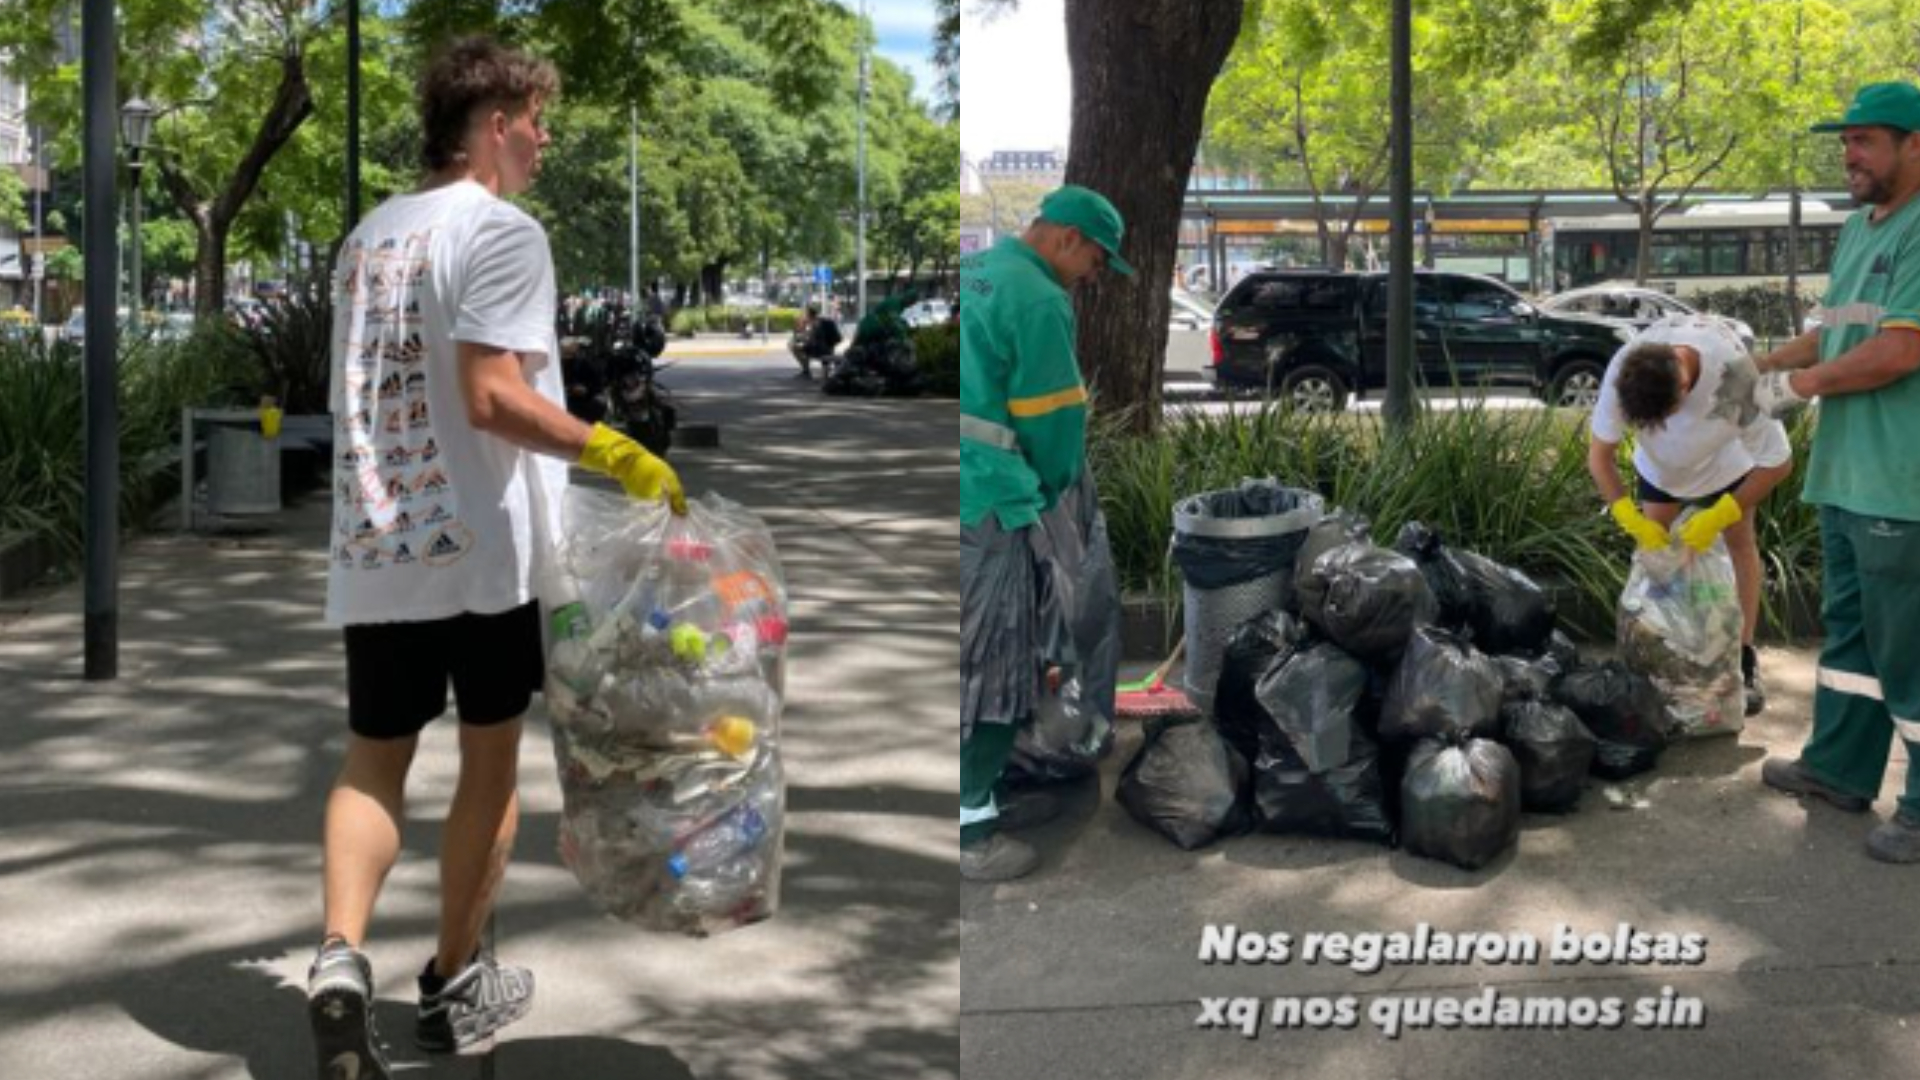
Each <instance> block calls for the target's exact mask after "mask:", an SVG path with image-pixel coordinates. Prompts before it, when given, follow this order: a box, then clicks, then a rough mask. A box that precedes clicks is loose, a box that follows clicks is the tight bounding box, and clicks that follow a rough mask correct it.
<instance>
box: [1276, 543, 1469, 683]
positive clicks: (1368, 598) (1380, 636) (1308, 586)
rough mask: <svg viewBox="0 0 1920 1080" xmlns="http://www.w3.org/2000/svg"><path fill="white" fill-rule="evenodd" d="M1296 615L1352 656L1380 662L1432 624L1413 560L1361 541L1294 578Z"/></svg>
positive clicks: (1430, 603)
mask: <svg viewBox="0 0 1920 1080" xmlns="http://www.w3.org/2000/svg"><path fill="white" fill-rule="evenodd" d="M1299 588H1300V611H1301V614H1302V615H1303V616H1304V617H1305V618H1306V620H1307V621H1308V622H1309V623H1312V624H1313V625H1314V627H1315V628H1317V629H1319V630H1320V631H1321V632H1322V633H1325V634H1326V635H1327V637H1329V638H1331V639H1332V640H1333V641H1334V643H1335V644H1338V645H1339V646H1340V647H1341V648H1343V649H1345V650H1347V651H1348V652H1350V653H1352V654H1353V655H1355V656H1358V657H1362V658H1365V659H1368V660H1385V659H1389V658H1391V657H1394V656H1397V655H1399V654H1400V652H1401V651H1402V650H1403V649H1405V648H1406V647H1407V639H1408V638H1409V637H1410V636H1411V635H1412V634H1413V628H1414V627H1415V626H1417V625H1420V624H1422V623H1430V622H1432V621H1433V618H1434V614H1435V610H1436V609H1435V604H1434V599H1433V590H1432V589H1430V588H1428V587H1427V580H1426V578H1424V577H1422V576H1421V575H1420V568H1419V567H1417V566H1415V565H1414V564H1413V560H1412V559H1409V558H1407V557H1406V556H1405V555H1402V554H1400V553H1399V552H1395V551H1388V550H1387V549H1386V548H1383V547H1376V546H1374V545H1373V544H1370V543H1366V542H1364V541H1363V542H1358V543H1352V544H1347V545H1345V546H1343V547H1337V548H1334V549H1332V550H1330V551H1327V552H1324V553H1323V554H1321V555H1320V556H1319V558H1317V559H1315V560H1314V562H1313V569H1312V570H1311V572H1309V573H1308V574H1307V575H1306V577H1304V578H1302V579H1300V582H1299Z"/></svg>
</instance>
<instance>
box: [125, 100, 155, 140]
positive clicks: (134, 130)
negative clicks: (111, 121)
mask: <svg viewBox="0 0 1920 1080" xmlns="http://www.w3.org/2000/svg"><path fill="white" fill-rule="evenodd" d="M157 112H159V110H158V109H155V108H154V107H153V106H151V105H149V104H147V103H146V101H144V100H143V99H141V98H133V99H132V100H130V101H128V102H127V103H126V104H125V105H122V106H120V138H121V140H122V141H124V142H125V143H126V144H127V149H129V150H132V151H135V152H136V153H137V152H139V151H141V150H145V149H146V148H147V136H148V135H149V134H151V133H152V131H153V117H154V114H155V113H157Z"/></svg>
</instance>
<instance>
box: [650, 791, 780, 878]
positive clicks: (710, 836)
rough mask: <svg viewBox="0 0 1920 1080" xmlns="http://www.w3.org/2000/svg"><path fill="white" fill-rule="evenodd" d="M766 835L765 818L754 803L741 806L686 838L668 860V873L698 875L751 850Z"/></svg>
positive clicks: (678, 875) (677, 876)
mask: <svg viewBox="0 0 1920 1080" xmlns="http://www.w3.org/2000/svg"><path fill="white" fill-rule="evenodd" d="M766 835H767V819H766V818H764V817H761V816H760V811H759V810H758V809H756V808H755V807H753V806H743V807H741V808H740V809H738V810H735V811H734V812H733V813H731V814H728V815H727V816H726V817H723V818H721V819H720V820H719V821H716V822H714V823H713V824H712V825H709V826H707V827H706V828H704V829H701V830H700V831H699V832H697V833H694V834H693V835H692V836H690V837H688V838H687V839H686V840H685V841H684V842H683V843H682V844H681V845H680V850H679V851H676V852H674V853H673V857H672V858H670V859H668V860H667V872H668V873H671V874H672V875H673V876H674V877H675V878H676V879H685V878H686V877H688V876H689V875H692V874H700V873H703V872H705V871H707V870H711V869H712V868H713V867H715V866H718V865H719V864H721V863H723V862H726V861H727V860H729V859H732V858H733V857H734V856H736V855H739V854H741V853H743V852H746V851H750V850H752V849H753V848H754V847H755V846H757V845H758V844H759V843H760V841H761V840H763V839H764V838H765V837H766Z"/></svg>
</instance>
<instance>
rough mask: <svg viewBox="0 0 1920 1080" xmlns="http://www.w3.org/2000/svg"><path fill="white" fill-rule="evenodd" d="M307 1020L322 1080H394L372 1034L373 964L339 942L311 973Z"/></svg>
mask: <svg viewBox="0 0 1920 1080" xmlns="http://www.w3.org/2000/svg"><path fill="white" fill-rule="evenodd" d="M307 1020H308V1021H309V1022H310V1023H311V1024H312V1025H313V1048H314V1051H315V1053H316V1054H317V1056H318V1060H319V1064H320V1080H391V1077H392V1074H391V1073H389V1072H388V1071H387V1062H386V1059H385V1058H384V1057H382V1056H381V1054H380V1046H379V1042H378V1039H379V1036H378V1034H377V1033H376V1032H375V1031H374V1029H373V965H372V964H370V963H368V962H367V958H366V956H365V955H364V954H362V953H361V952H360V951H359V950H357V949H355V948H353V947H352V946H350V945H348V944H347V943H346V942H344V941H341V940H339V939H338V938H335V939H333V940H330V941H328V942H327V943H326V944H324V945H322V946H321V947H320V954H319V955H318V956H315V957H314V958H313V967H311V968H309V969H308V971H307Z"/></svg>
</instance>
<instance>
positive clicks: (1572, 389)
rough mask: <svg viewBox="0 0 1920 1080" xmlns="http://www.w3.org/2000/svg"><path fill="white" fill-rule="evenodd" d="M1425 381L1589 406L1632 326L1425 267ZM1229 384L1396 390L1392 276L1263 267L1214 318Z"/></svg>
mask: <svg viewBox="0 0 1920 1080" xmlns="http://www.w3.org/2000/svg"><path fill="white" fill-rule="evenodd" d="M1413 312H1414V314H1413V318H1414V356H1415V372H1414V382H1415V383H1416V384H1419V385H1426V386H1475V387H1477V386H1522V387H1526V388H1529V389H1531V390H1532V391H1533V392H1534V393H1536V394H1540V395H1541V396H1542V397H1544V398H1545V400H1546V401H1547V402H1548V403H1549V404H1553V405H1568V406H1577V407H1589V406H1591V405H1592V404H1593V403H1594V401H1595V400H1596V399H1597V398H1598V397H1599V394H1600V378H1601V376H1602V375H1603V374H1604V373H1605V372H1606V368H1607V360H1608V359H1609V358H1611V357H1612V356H1613V354H1614V352H1615V351H1616V350H1618V349H1619V348H1620V346H1621V344H1622V343H1623V342H1625V341H1627V340H1628V339H1629V338H1631V337H1632V333H1633V332H1632V330H1631V329H1627V328H1622V327H1620V326H1619V325H1618V324H1612V323H1607V322H1604V321H1602V320H1599V319H1591V318H1583V317H1581V316H1578V315H1551V314H1546V313H1544V312H1541V311H1539V310H1537V309H1535V308H1534V307H1533V305H1531V304H1529V303H1527V302H1526V300H1524V299H1522V298H1521V296H1520V294H1519V293H1517V292H1514V291H1513V290H1512V289H1510V288H1508V287H1507V286H1505V285H1503V284H1501V283H1500V282H1498V281H1495V280H1493V279H1492V278H1485V277H1480V276H1478V275H1476V274H1449V273H1436V272H1426V271H1422V272H1417V273H1415V274H1414V289H1413ZM1212 346H1213V366H1212V367H1211V368H1209V369H1207V377H1208V379H1209V380H1210V381H1212V382H1213V383H1215V384H1216V385H1217V386H1219V387H1221V388H1222V389H1227V390H1251V391H1255V392H1259V393H1264V394H1267V395H1269V396H1273V397H1278V398H1280V399H1282V400H1285V401H1287V402H1289V403H1290V404H1291V405H1292V406H1293V407H1294V408H1297V409H1317V410H1327V409H1341V408H1344V407H1345V406H1346V402H1347V394H1348V392H1350V391H1351V392H1352V393H1353V394H1354V396H1355V399H1356V400H1358V399H1359V398H1363V397H1365V396H1366V394H1367V392H1368V391H1370V390H1384V389H1385V388H1386V385H1387V275H1386V274H1385V273H1365V274H1356V273H1346V272H1341V271H1331V270H1263V271H1258V272H1256V273H1252V274H1249V275H1247V276H1246V277H1245V278H1243V279H1241V281H1240V283H1239V284H1237V285H1235V286H1234V287H1233V289H1232V290H1231V291H1229V292H1228V293H1227V297H1226V299H1225V300H1222V301H1221V302H1220V307H1219V309H1218V310H1216V311H1215V312H1214V315H1213V333H1212Z"/></svg>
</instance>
